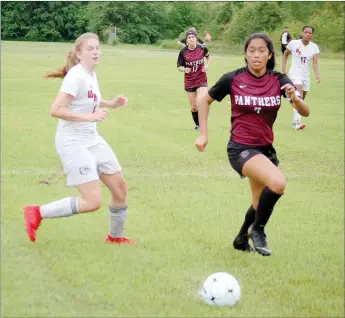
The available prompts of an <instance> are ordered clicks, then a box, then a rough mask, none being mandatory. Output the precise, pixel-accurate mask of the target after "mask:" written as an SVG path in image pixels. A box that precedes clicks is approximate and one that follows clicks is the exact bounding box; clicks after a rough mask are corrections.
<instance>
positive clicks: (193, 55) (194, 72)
mask: <svg viewBox="0 0 345 318" xmlns="http://www.w3.org/2000/svg"><path fill="white" fill-rule="evenodd" d="M209 56H210V54H209V52H208V49H207V48H206V47H202V46H201V45H197V46H196V48H195V49H193V50H190V49H188V47H187V46H186V47H185V48H183V49H182V50H181V51H180V54H179V56H178V59H177V67H180V66H184V67H188V68H190V69H191V71H190V72H189V73H184V88H192V87H197V86H200V85H201V84H207V75H206V73H205V72H203V71H202V67H203V66H204V57H206V58H209Z"/></svg>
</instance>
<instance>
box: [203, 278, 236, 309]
mask: <svg viewBox="0 0 345 318" xmlns="http://www.w3.org/2000/svg"><path fill="white" fill-rule="evenodd" d="M200 293H201V297H202V298H203V300H204V301H205V302H206V303H207V304H209V305H216V306H235V305H236V304H237V302H238V301H239V300H240V298H241V287H240V285H239V283H238V281H237V279H236V278H235V277H234V276H232V275H230V274H228V273H223V272H219V273H214V274H212V275H210V276H209V277H207V279H206V280H205V282H204V284H203V285H202V288H201V290H200Z"/></svg>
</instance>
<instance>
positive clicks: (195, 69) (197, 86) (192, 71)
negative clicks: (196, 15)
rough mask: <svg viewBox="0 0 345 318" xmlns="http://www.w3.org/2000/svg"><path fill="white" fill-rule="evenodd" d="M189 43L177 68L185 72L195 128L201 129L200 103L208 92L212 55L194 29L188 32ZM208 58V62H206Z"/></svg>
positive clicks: (178, 60) (186, 89) (179, 58)
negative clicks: (200, 42)
mask: <svg viewBox="0 0 345 318" xmlns="http://www.w3.org/2000/svg"><path fill="white" fill-rule="evenodd" d="M186 42H187V45H186V47H185V48H183V49H182V50H181V51H180V53H179V56H178V59H177V68H178V70H179V71H180V72H183V73H184V88H185V91H186V92H187V96H188V100H189V103H190V106H191V112H192V117H193V120H194V123H195V130H199V118H198V103H199V102H200V100H201V98H202V97H203V96H204V95H205V94H206V93H207V75H206V72H207V70H208V68H209V66H210V64H211V61H212V57H210V54H209V52H208V49H207V48H206V47H203V46H201V45H199V44H197V34H196V32H195V31H194V30H193V29H189V30H188V31H187V33H186ZM204 58H206V59H207V64H205V63H204Z"/></svg>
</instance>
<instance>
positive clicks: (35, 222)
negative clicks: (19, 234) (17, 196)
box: [23, 205, 42, 242]
mask: <svg viewBox="0 0 345 318" xmlns="http://www.w3.org/2000/svg"><path fill="white" fill-rule="evenodd" d="M23 211H24V218H25V228H26V232H27V234H28V236H29V239H30V240H31V241H32V242H35V241H36V231H37V229H38V227H39V226H40V225H41V220H42V217H41V213H40V207H39V206H38V205H26V206H25V207H24V209H23Z"/></svg>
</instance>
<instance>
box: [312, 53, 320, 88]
mask: <svg viewBox="0 0 345 318" xmlns="http://www.w3.org/2000/svg"><path fill="white" fill-rule="evenodd" d="M313 69H314V73H315V76H316V83H317V84H319V83H320V80H321V79H320V70H319V54H315V55H314V56H313Z"/></svg>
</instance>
